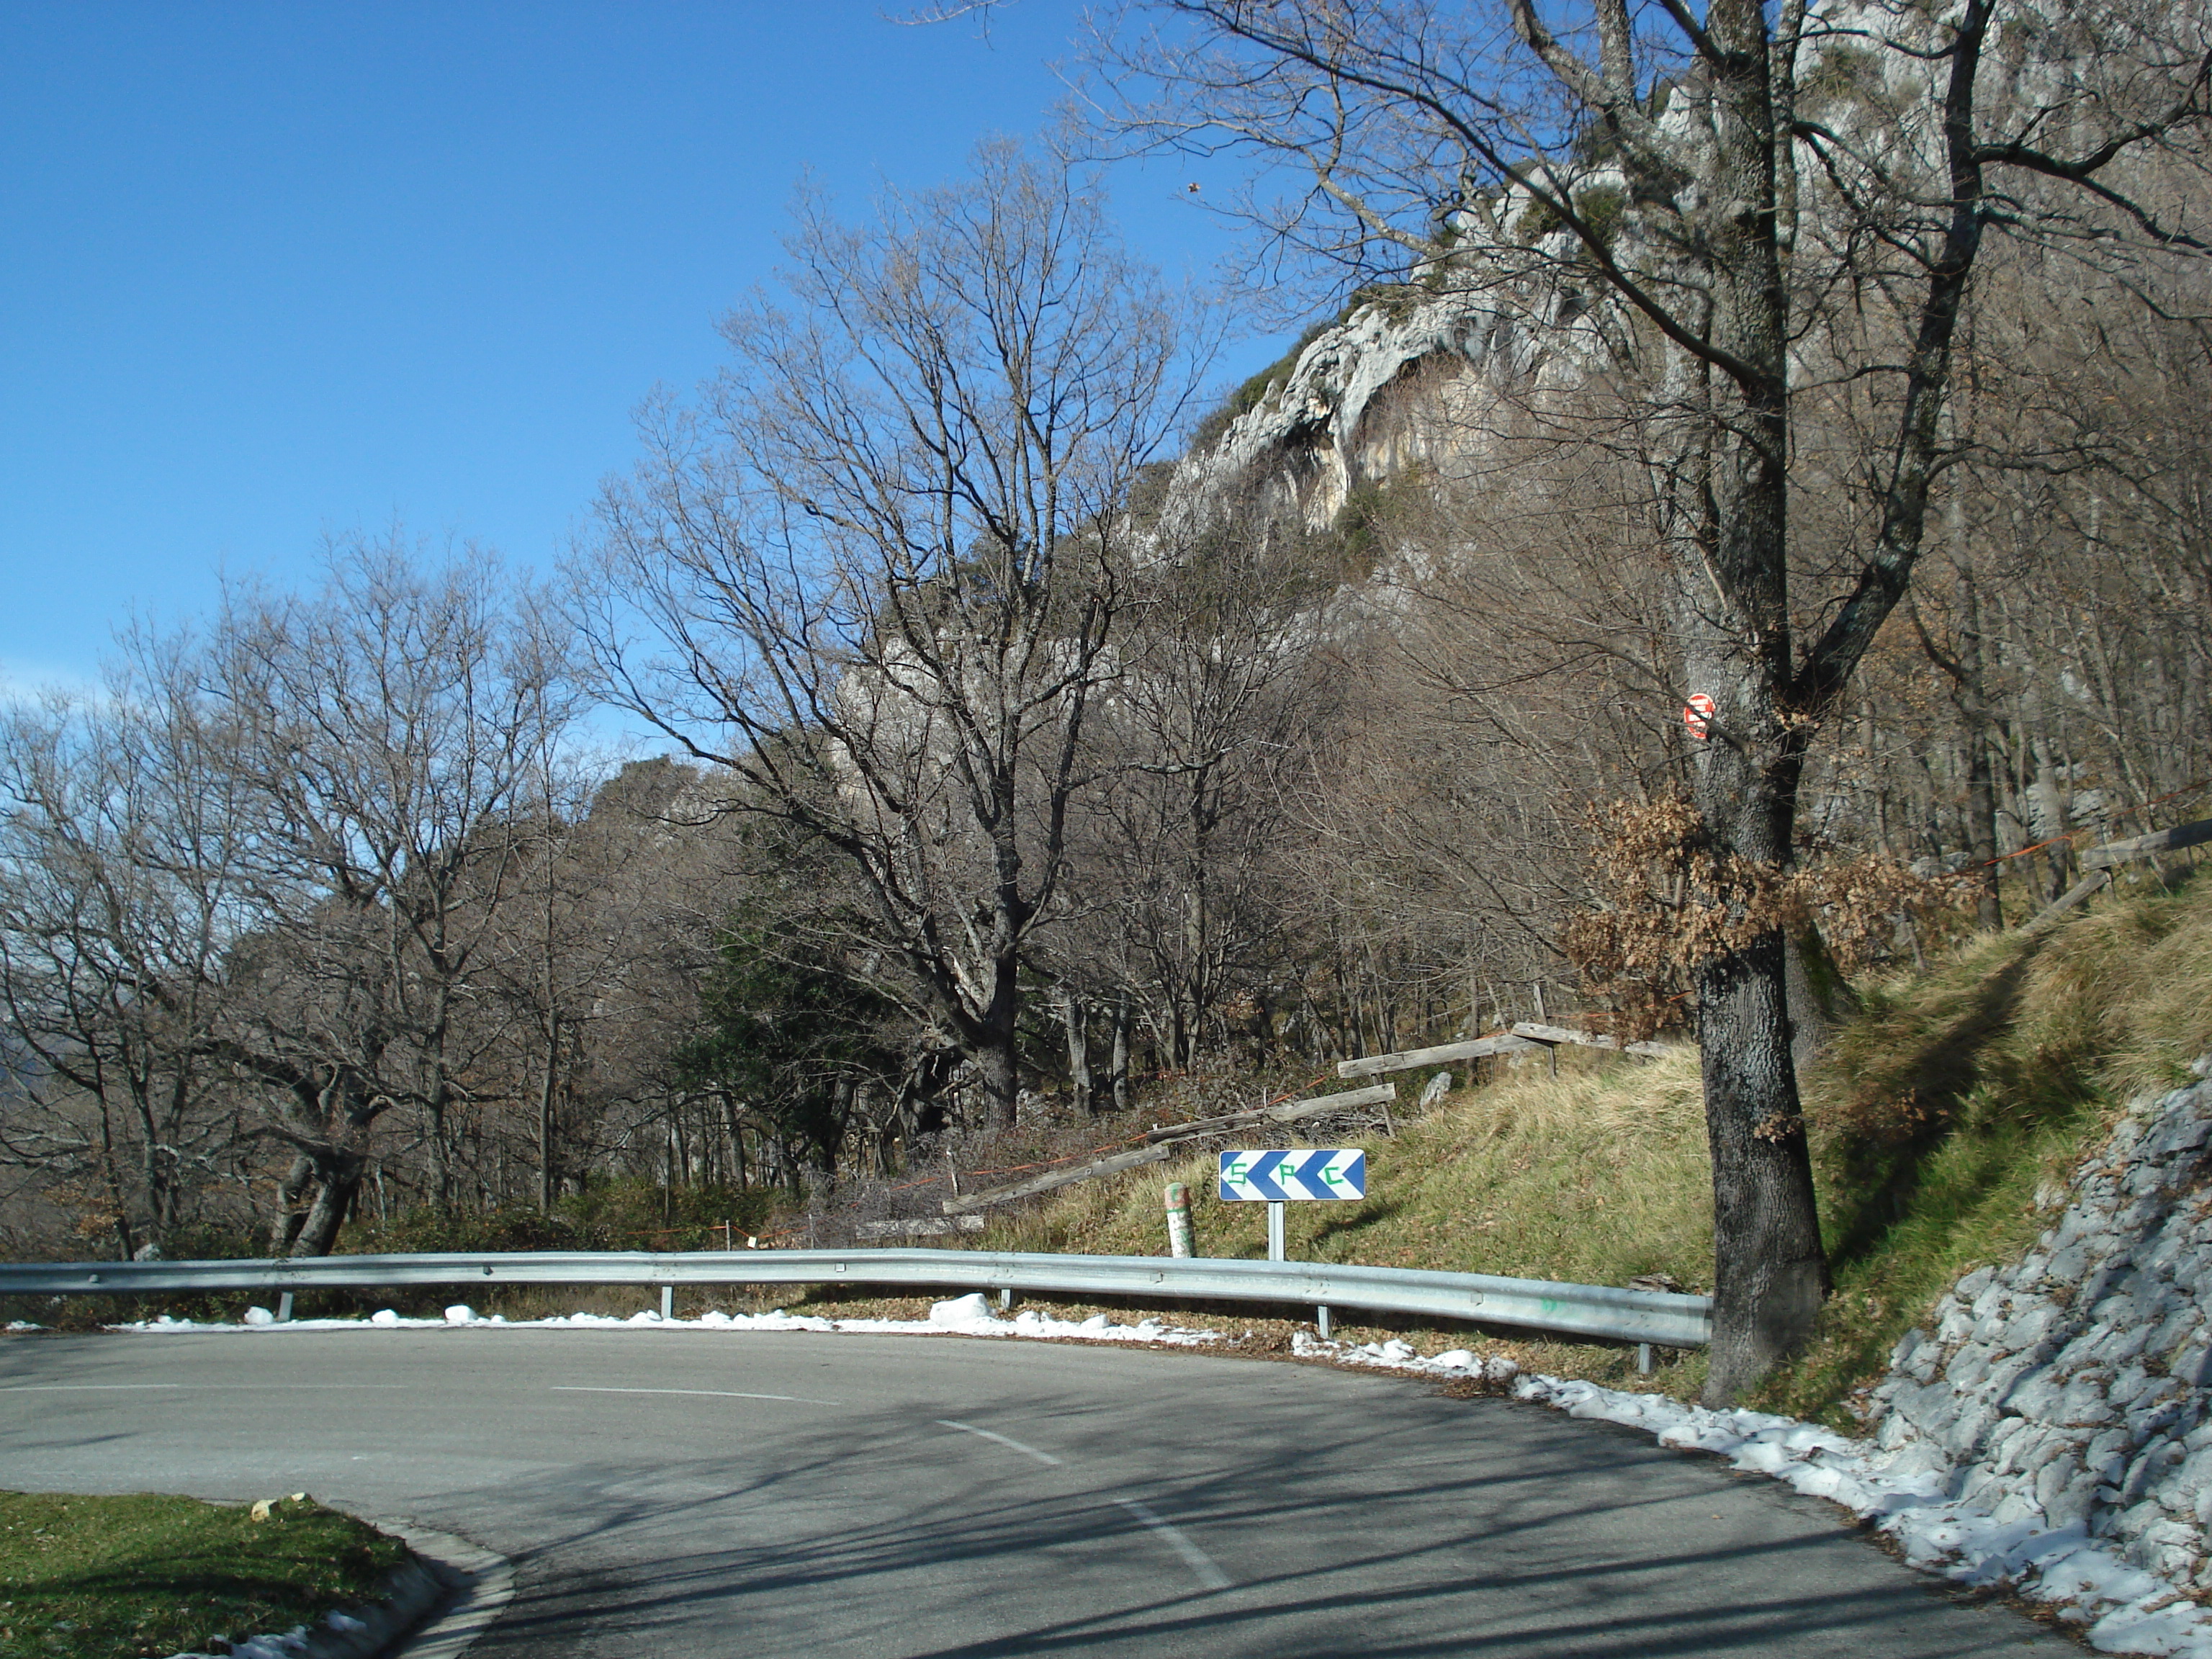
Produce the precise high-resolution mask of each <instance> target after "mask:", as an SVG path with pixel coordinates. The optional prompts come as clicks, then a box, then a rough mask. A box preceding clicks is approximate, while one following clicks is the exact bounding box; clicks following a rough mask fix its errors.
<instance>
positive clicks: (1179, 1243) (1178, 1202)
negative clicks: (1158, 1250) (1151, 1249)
mask: <svg viewBox="0 0 2212 1659" xmlns="http://www.w3.org/2000/svg"><path fill="white" fill-rule="evenodd" d="M1168 1254H1169V1255H1173V1256H1187V1255H1189V1254H1190V1188H1188V1187H1186V1186H1184V1185H1183V1184H1182V1182H1180V1181H1177V1182H1170V1184H1169V1187H1168Z"/></svg>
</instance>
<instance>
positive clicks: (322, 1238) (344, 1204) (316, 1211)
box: [286, 1147, 368, 1255]
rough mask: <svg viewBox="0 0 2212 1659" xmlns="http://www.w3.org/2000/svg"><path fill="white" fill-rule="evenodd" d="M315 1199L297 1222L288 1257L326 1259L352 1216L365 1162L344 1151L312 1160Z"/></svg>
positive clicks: (363, 1159) (366, 1167)
mask: <svg viewBox="0 0 2212 1659" xmlns="http://www.w3.org/2000/svg"><path fill="white" fill-rule="evenodd" d="M315 1164H316V1168H315V1198H314V1202H313V1203H312V1204H310V1205H309V1206H307V1212H306V1213H305V1214H304V1215H302V1216H301V1218H300V1228H299V1231H298V1232H297V1233H295V1235H294V1236H293V1239H292V1246H291V1249H289V1250H288V1251H287V1252H286V1254H287V1255H329V1254H330V1253H331V1249H332V1248H333V1247H335V1246H336V1245H337V1242H338V1229H339V1228H341V1227H343V1226H344V1225H345V1219H346V1217H347V1216H349V1214H351V1213H352V1212H353V1202H354V1199H355V1196H356V1194H358V1193H359V1192H360V1190H361V1180H362V1176H363V1175H364V1174H365V1173H366V1172H367V1170H368V1160H366V1159H365V1158H362V1156H361V1154H360V1153H358V1152H352V1151H349V1150H348V1149H345V1148H343V1147H341V1148H339V1149H337V1151H336V1152H332V1153H331V1155H330V1156H329V1157H327V1158H317V1159H316V1160H315Z"/></svg>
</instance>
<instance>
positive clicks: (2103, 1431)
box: [1869, 1056, 2212, 1593]
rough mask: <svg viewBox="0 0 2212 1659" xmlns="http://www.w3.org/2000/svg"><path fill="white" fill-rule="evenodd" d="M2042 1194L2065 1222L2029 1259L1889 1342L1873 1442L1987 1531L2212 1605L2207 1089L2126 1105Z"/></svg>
mask: <svg viewBox="0 0 2212 1659" xmlns="http://www.w3.org/2000/svg"><path fill="white" fill-rule="evenodd" d="M2194 1069H2195V1071H2196V1073H2197V1076H2198V1077H2200V1078H2208V1079H2212V1056H2209V1057H2207V1059H2205V1060H2199V1061H2198V1062H2197V1066H2195V1068H2194ZM2044 1196H2045V1198H2046V1200H2048V1201H2049V1202H2050V1203H2051V1205H2052V1206H2053V1207H2056V1206H2058V1205H2061V1204H2063V1206H2064V1209H2063V1213H2062V1214H2061V1215H2060V1217H2059V1219H2058V1222H2057V1225H2055V1226H2053V1227H2052V1228H2051V1229H2050V1230H2049V1231H2046V1232H2045V1233H2044V1235H2043V1236H2042V1237H2041V1238H2040V1239H2039V1240H2038V1241H2037V1243H2036V1245H2035V1247H2034V1249H2032V1250H2030V1251H2029V1252H2028V1253H2027V1255H2026V1256H2024V1257H2023V1258H2022V1259H2021V1261H2019V1262H2017V1263H2016V1264H2015V1265H2014V1266H2011V1267H2003V1268H1990V1267H1984V1268H1981V1269H1979V1270H1978V1271H1977V1272H1974V1273H1969V1274H1968V1275H1967V1276H1966V1278H1965V1279H1961V1280H1960V1282H1959V1284H1958V1285H1956V1286H1955V1287H1954V1289H1953V1290H1952V1291H1951V1292H1950V1293H1949V1294H1948V1296H1946V1297H1944V1298H1943V1299H1942V1302H1941V1303H1939V1304H1937V1306H1936V1315H1935V1327H1934V1329H1933V1330H1932V1331H1931V1330H1925V1329H1923V1330H1916V1331H1913V1332H1911V1333H1909V1334H1907V1335H1906V1336H1905V1339H1904V1340H1903V1341H1901V1342H1900V1343H1899V1345H1898V1346H1897V1350H1896V1352H1895V1354H1894V1356H1893V1359H1892V1363H1891V1369H1890V1375H1889V1376H1888V1378H1887V1380H1886V1381H1884V1382H1883V1383H1881V1385H1879V1386H1878V1387H1877V1388H1875V1389H1874V1391H1873V1394H1872V1396H1871V1402H1870V1418H1869V1425H1870V1426H1871V1427H1872V1428H1873V1429H1874V1431H1875V1437H1876V1443H1877V1444H1878V1445H1879V1446H1880V1447H1881V1449H1882V1450H1883V1451H1885V1452H1887V1453H1889V1454H1891V1455H1892V1457H1893V1459H1894V1460H1895V1462H1894V1465H1893V1466H1894V1467H1898V1468H1911V1467H1917V1468H1920V1469H1922V1470H1923V1471H1924V1472H1925V1473H1926V1474H1929V1475H1932V1476H1934V1477H1936V1479H1938V1480H1941V1481H1942V1485H1943V1486H1944V1488H1945V1489H1946V1490H1947V1491H1948V1492H1949V1493H1950V1494H1951V1496H1953V1497H1954V1498H1956V1499H1957V1500H1959V1501H1960V1503H1961V1504H1966V1505H1971V1506H1972V1507H1973V1508H1975V1509H1978V1510H1986V1511H1988V1512H1989V1513H1990V1515H1992V1516H1994V1517H1995V1518H1996V1519H1997V1520H1998V1521H2000V1522H2022V1523H2027V1524H2029V1525H2032V1526H2034V1527H2036V1528H2039V1529H2049V1530H2053V1531H2057V1530H2069V1529H2073V1528H2081V1530H2083V1531H2084V1532H2086V1533H2087V1535H2088V1536H2089V1537H2090V1538H2092V1539H2094V1540H2097V1541H2100V1543H2101V1544H2102V1545H2103V1547H2105V1548H2106V1550H2108V1551H2110V1552H2111V1553H2113V1554H2116V1555H2118V1556H2121V1557H2124V1559H2127V1560H2128V1561H2130V1562H2131V1563H2133V1564H2134V1565H2137V1566H2139V1567H2142V1568H2143V1569H2145V1570H2147V1571H2150V1572H2153V1573H2155V1574H2157V1575H2158V1576H2159V1577H2161V1578H2163V1579H2165V1580H2166V1582H2168V1583H2172V1584H2174V1585H2176V1586H2193V1587H2194V1588H2195V1589H2196V1590H2197V1591H2198V1592H2200V1593H2202V1592H2205V1591H2208V1590H2212V1560H2208V1557H2207V1553H2206V1528H2207V1527H2208V1525H2212V1420H2208V1416H2212V1413H2208V1410H2207V1407H2208V1404H2212V1312H2208V1309H2212V1081H2205V1082H2200V1083H2198V1084H2197V1085H2195V1086H2193V1087H2191V1088H2185V1089H2178V1090H2175V1091H2172V1092H2171V1093H2169V1094H2166V1095H2164V1096H2161V1097H2154V1098H2148V1099H2145V1100H2142V1101H2139V1102H2137V1103H2136V1105H2135V1106H2134V1108H2133V1109H2131V1110H2130V1113H2129V1115H2128V1117H2127V1118H2126V1120H2125V1121H2124V1122H2123V1123H2122V1124H2121V1125H2120V1127H2118V1130H2117V1131H2116V1132H2115V1133H2114V1134H2113V1136H2112V1139H2111V1141H2110V1142H2109V1143H2108V1144H2107V1145H2106V1146H2105V1148H2104V1149H2103V1150H2102V1151H2101V1152H2099V1153H2098V1154H2096V1155H2095V1156H2093V1158H2090V1159H2089V1160H2088V1161H2087V1163H2085V1164H2082V1165H2081V1168H2080V1169H2079V1170H2077V1171H2076V1172H2075V1175H2074V1177H2073V1179H2072V1181H2071V1182H2070V1183H2069V1185H2068V1187H2067V1188H2064V1189H2063V1190H2057V1191H2051V1192H2049V1193H2046V1194H2045V1195H2044Z"/></svg>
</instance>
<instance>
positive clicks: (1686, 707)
mask: <svg viewBox="0 0 2212 1659" xmlns="http://www.w3.org/2000/svg"><path fill="white" fill-rule="evenodd" d="M1712 720H1713V700H1712V699H1711V697H1709V696H1706V695H1705V693H1704V692H1702V691H1692V693H1690V700H1689V702H1686V703H1684V704H1683V705H1682V724H1683V725H1685V726H1688V727H1689V728H1690V735H1691V736H1692V737H1693V738H1702V737H1705V735H1706V734H1707V733H1708V732H1711V730H1712Z"/></svg>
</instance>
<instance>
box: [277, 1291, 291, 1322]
mask: <svg viewBox="0 0 2212 1659" xmlns="http://www.w3.org/2000/svg"><path fill="white" fill-rule="evenodd" d="M291 1321H292V1292H291V1291H279V1292H278V1294H277V1297H276V1322H277V1323H278V1324H279V1325H288V1324H289V1323H291Z"/></svg>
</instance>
